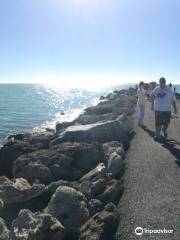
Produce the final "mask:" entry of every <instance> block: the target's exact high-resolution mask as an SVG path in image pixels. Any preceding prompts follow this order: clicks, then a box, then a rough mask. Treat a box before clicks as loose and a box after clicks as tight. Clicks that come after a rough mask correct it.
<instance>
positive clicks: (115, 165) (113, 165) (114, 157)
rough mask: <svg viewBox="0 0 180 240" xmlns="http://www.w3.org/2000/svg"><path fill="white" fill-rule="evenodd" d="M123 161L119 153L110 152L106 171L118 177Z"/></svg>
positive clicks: (122, 167)
mask: <svg viewBox="0 0 180 240" xmlns="http://www.w3.org/2000/svg"><path fill="white" fill-rule="evenodd" d="M124 167H125V163H124V161H123V159H122V158H121V156H120V155H118V154H117V153H116V152H115V153H112V154H111V155H110V157H109V159H108V166H107V172H109V173H111V174H112V176H113V177H116V178H120V177H122V175H123V171H124Z"/></svg>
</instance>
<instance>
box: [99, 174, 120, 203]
mask: <svg viewBox="0 0 180 240" xmlns="http://www.w3.org/2000/svg"><path fill="white" fill-rule="evenodd" d="M123 190H124V188H123V185H122V182H121V181H119V180H116V179H112V180H110V181H109V182H107V185H106V188H105V190H104V192H103V193H101V194H100V195H98V196H96V198H97V199H99V200H101V201H102V202H103V203H104V204H107V203H108V202H113V203H115V204H117V203H118V202H119V199H120V197H121V195H122V193H123Z"/></svg>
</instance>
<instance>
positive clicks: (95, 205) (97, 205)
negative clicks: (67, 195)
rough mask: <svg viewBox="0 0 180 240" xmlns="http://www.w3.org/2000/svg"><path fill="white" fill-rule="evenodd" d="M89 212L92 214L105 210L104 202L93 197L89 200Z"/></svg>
mask: <svg viewBox="0 0 180 240" xmlns="http://www.w3.org/2000/svg"><path fill="white" fill-rule="evenodd" d="M88 208H89V213H90V215H91V216H93V215H94V214H96V213H97V212H100V211H102V210H103V203H102V202H101V201H100V200H98V199H91V200H90V201H89V202H88Z"/></svg>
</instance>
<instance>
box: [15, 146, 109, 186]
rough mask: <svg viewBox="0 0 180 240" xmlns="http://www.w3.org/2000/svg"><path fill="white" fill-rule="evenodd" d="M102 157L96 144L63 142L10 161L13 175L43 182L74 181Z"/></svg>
mask: <svg viewBox="0 0 180 240" xmlns="http://www.w3.org/2000/svg"><path fill="white" fill-rule="evenodd" d="M103 158H104V154H103V150H102V146H101V145H100V144H98V143H91V144H90V143H76V142H74V143H69V142H66V143H63V144H59V145H56V146H52V147H51V148H49V149H48V150H46V149H44V150H39V151H34V152H32V153H30V154H26V155H22V156H20V157H19V158H17V159H16V161H15V162H14V164H13V174H14V176H15V177H25V178H26V179H28V180H29V181H30V182H33V181H35V180H36V179H38V180H39V181H40V182H42V183H45V184H49V183H50V182H53V181H57V180H60V179H63V180H68V181H76V180H78V179H79V178H81V177H82V176H83V175H84V174H86V173H87V172H88V171H89V170H91V169H92V168H94V167H95V166H96V165H97V164H98V163H99V162H101V161H103Z"/></svg>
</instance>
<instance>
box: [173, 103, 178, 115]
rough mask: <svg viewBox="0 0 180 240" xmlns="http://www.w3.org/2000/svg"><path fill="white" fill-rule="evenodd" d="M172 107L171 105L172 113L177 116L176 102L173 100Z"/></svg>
mask: <svg viewBox="0 0 180 240" xmlns="http://www.w3.org/2000/svg"><path fill="white" fill-rule="evenodd" d="M172 105H173V108H174V113H175V114H177V113H178V111H177V106H176V101H175V100H174V101H173V102H172Z"/></svg>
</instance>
